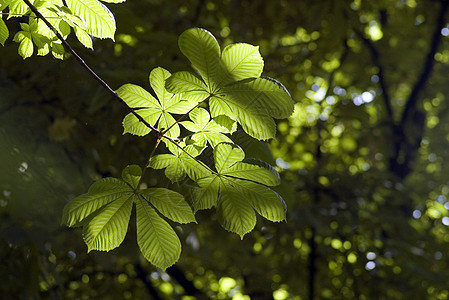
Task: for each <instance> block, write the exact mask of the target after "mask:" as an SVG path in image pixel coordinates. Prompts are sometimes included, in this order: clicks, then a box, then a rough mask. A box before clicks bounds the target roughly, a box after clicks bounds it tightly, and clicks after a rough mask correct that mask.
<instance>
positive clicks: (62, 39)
mask: <svg viewBox="0 0 449 300" xmlns="http://www.w3.org/2000/svg"><path fill="white" fill-rule="evenodd" d="M23 1H24V2H25V4H26V5H27V6H28V7H29V8H30V9H31V11H32V12H33V13H34V14H36V16H37V17H38V18H39V19H41V20H42V21H43V22H44V23H45V25H47V26H48V28H50V30H51V31H52V32H53V33H54V34H55V35H56V37H57V38H58V39H59V40H60V41H61V43H62V45H63V47H64V49H65V50H66V51H67V52H69V53H70V54H72V55H73V56H74V57H75V59H76V60H77V61H78V62H79V64H80V65H81V66H82V67H83V68H84V69H86V70H87V72H88V73H89V74H90V75H91V76H92V77H93V78H94V79H95V80H96V81H98V82H99V83H100V85H101V86H103V87H104V88H105V89H106V90H107V91H108V93H109V94H111V96H112V97H113V98H114V99H116V100H117V101H119V102H120V103H122V104H123V106H125V107H126V108H127V109H128V110H129V111H130V112H131V113H132V114H133V115H134V116H135V117H136V118H137V119H138V120H139V121H140V122H142V123H143V124H144V125H145V126H147V127H148V128H150V129H151V130H153V131H154V132H155V133H156V134H157V137H158V139H159V140H160V139H162V138H166V139H168V140H169V141H170V142H172V143H173V144H175V145H176V146H177V147H178V148H179V149H181V151H183V152H184V153H186V154H187V155H188V156H189V157H191V158H192V159H193V160H195V161H196V162H197V163H199V164H200V165H201V166H203V167H204V168H206V169H207V170H209V171H211V172H212V173H214V174H216V172H215V171H213V170H212V169H211V168H210V167H209V166H207V165H206V164H205V163H203V162H202V161H200V160H199V159H197V158H195V157H193V156H192V155H191V154H190V153H188V152H187V151H186V150H185V149H184V148H182V147H181V146H180V145H178V143H177V142H176V141H175V140H174V139H173V138H171V137H169V136H167V135H165V134H164V133H165V132H166V131H164V132H163V131H161V130H159V129H157V128H156V127H154V126H153V125H151V124H149V123H148V122H147V121H145V119H144V118H143V117H142V116H140V115H139V114H138V113H137V112H136V110H135V109H134V108H132V107H131V106H129V105H128V104H127V103H126V102H125V100H123V99H122V98H120V97H119V95H117V93H116V92H115V91H114V90H113V89H112V88H111V87H110V86H109V85H108V84H107V83H106V82H105V81H104V80H103V79H101V78H100V76H98V75H97V74H96V73H95V72H94V71H93V70H92V69H91V68H90V67H89V66H88V65H87V64H86V62H85V61H84V60H83V59H82V58H81V57H80V56H79V55H78V53H76V52H75V50H73V48H72V47H71V46H70V45H69V44H68V43H67V41H66V40H65V39H64V38H63V37H62V35H61V34H60V33H59V32H58V30H57V29H56V28H55V27H53V25H52V24H51V23H50V22H48V20H47V19H46V18H45V17H44V16H43V15H42V14H41V13H40V12H39V11H38V10H37V8H36V7H35V6H34V5H33V4H31V2H30V1H29V0H23ZM202 102H203V101H202ZM200 103H201V102H200ZM200 103H198V105H199V104H200ZM178 121H179V120H178Z"/></svg>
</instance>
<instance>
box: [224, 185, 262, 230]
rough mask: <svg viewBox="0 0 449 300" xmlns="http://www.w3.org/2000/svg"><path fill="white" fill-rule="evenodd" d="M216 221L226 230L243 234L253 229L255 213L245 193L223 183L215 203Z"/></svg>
mask: <svg viewBox="0 0 449 300" xmlns="http://www.w3.org/2000/svg"><path fill="white" fill-rule="evenodd" d="M217 215H218V221H219V222H220V224H221V226H223V228H225V229H226V230H228V231H231V232H235V233H237V234H238V235H240V238H241V239H243V236H244V235H245V234H247V233H248V232H250V231H251V230H253V228H254V226H255V225H256V215H255V213H254V209H253V208H252V206H251V203H250V202H249V201H248V199H246V197H245V195H244V194H243V193H241V192H239V191H238V190H235V189H234V188H233V187H232V186H231V185H225V184H223V189H222V190H221V191H220V196H219V200H218V205H217Z"/></svg>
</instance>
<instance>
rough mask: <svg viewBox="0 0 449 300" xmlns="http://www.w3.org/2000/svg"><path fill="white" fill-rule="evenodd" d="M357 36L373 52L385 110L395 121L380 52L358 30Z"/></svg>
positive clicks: (372, 55)
mask: <svg viewBox="0 0 449 300" xmlns="http://www.w3.org/2000/svg"><path fill="white" fill-rule="evenodd" d="M355 32H356V33H357V35H358V36H359V37H360V38H361V39H362V41H363V43H364V44H365V45H366V47H367V48H368V50H369V51H370V52H371V57H372V59H373V64H374V65H375V66H376V67H377V69H378V71H377V76H378V77H379V86H380V89H381V90H382V96H383V99H384V105H385V110H386V112H387V118H388V120H389V121H390V122H393V121H394V115H393V108H392V107H391V100H390V93H389V90H388V86H387V81H386V80H385V72H384V68H383V65H382V63H381V62H380V55H379V51H378V50H377V48H376V46H374V44H373V42H372V41H371V40H370V39H368V38H367V37H365V36H364V34H363V33H361V32H360V31H358V30H355Z"/></svg>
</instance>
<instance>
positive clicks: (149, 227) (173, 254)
mask: <svg viewBox="0 0 449 300" xmlns="http://www.w3.org/2000/svg"><path fill="white" fill-rule="evenodd" d="M136 215H137V244H138V245H139V248H140V251H141V252H142V254H143V256H144V257H145V258H146V259H148V261H149V262H151V263H152V264H153V265H155V266H157V267H159V268H161V269H163V270H165V269H166V268H168V267H170V266H171V265H173V264H174V263H175V262H176V261H177V260H178V259H179V256H180V254H181V243H180V241H179V238H178V236H177V235H176V233H175V232H174V231H173V229H172V228H171V227H170V225H168V223H167V222H166V221H164V220H163V219H162V218H161V217H160V216H159V215H158V214H157V213H156V211H155V210H154V209H153V208H152V207H151V206H150V204H148V202H147V201H145V200H143V199H138V201H136Z"/></svg>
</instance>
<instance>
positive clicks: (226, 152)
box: [214, 143, 245, 173]
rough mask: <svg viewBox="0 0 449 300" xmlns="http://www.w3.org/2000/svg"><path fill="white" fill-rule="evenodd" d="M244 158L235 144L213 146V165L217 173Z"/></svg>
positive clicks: (243, 154)
mask: <svg viewBox="0 0 449 300" xmlns="http://www.w3.org/2000/svg"><path fill="white" fill-rule="evenodd" d="M244 158H245V153H243V151H242V149H240V148H239V147H238V146H237V145H232V144H226V143H223V144H219V145H217V147H215V148H214V159H215V167H216V168H217V171H218V172H219V173H222V172H224V171H225V170H226V169H228V168H230V167H231V166H232V165H234V164H236V163H237V162H240V161H242V160H243V159H244Z"/></svg>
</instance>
